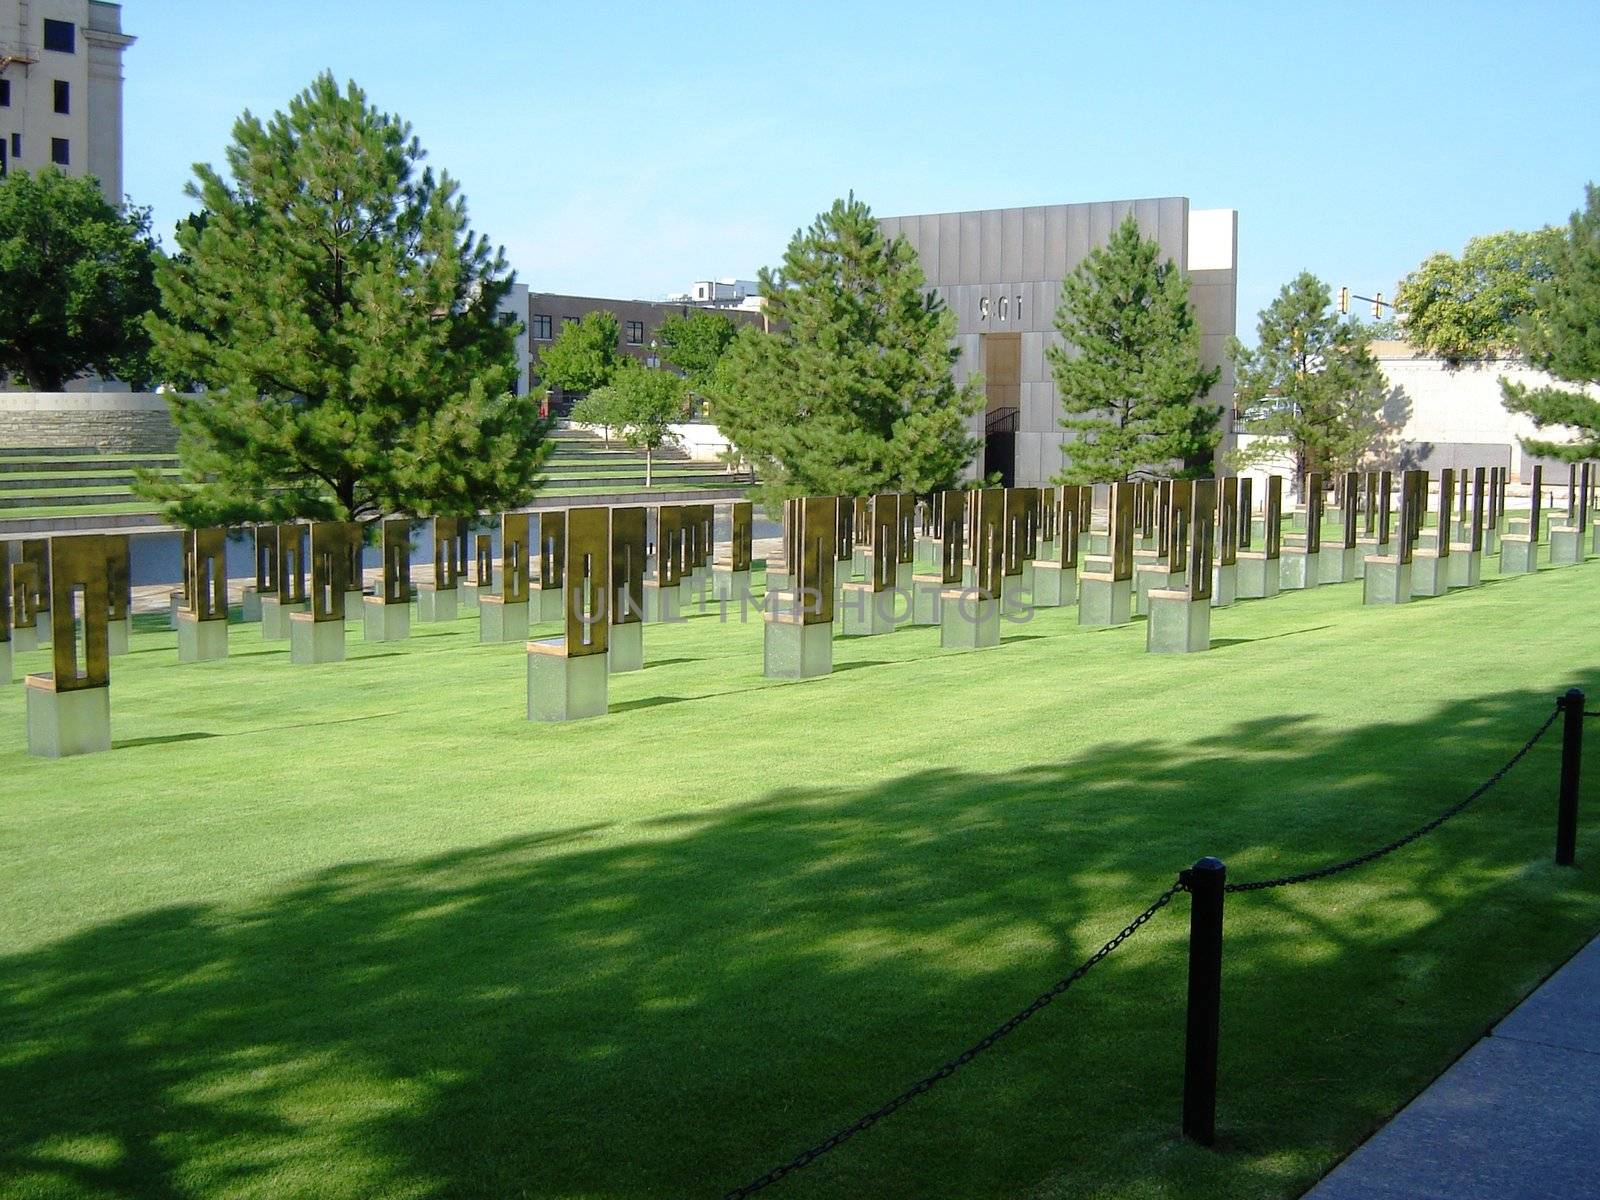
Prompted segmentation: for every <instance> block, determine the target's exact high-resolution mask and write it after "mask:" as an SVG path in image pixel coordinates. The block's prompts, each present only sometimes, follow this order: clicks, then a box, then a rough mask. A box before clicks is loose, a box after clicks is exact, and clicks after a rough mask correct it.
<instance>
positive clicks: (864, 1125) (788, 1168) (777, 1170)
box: [723, 703, 1600, 1200]
mask: <svg viewBox="0 0 1600 1200" xmlns="http://www.w3.org/2000/svg"><path fill="white" fill-rule="evenodd" d="M1562 712H1563V709H1562V707H1561V705H1560V704H1559V703H1558V704H1557V705H1556V707H1555V708H1554V709H1553V710H1552V711H1551V713H1550V715H1549V716H1548V717H1546V718H1545V719H1544V723H1543V724H1541V725H1540V726H1539V728H1538V729H1536V730H1535V731H1534V733H1533V736H1532V737H1530V738H1529V739H1528V740H1527V741H1526V742H1524V743H1523V744H1522V746H1521V748H1520V749H1518V750H1517V752H1516V753H1515V754H1513V755H1512V756H1511V757H1510V758H1508V759H1507V760H1506V761H1505V764H1504V765H1503V766H1501V767H1500V769H1499V770H1497V771H1496V772H1495V773H1494V774H1492V775H1490V776H1489V778H1488V779H1486V780H1484V781H1483V782H1482V783H1481V784H1479V785H1478V786H1477V787H1476V788H1474V789H1473V790H1472V791H1471V792H1470V793H1468V794H1467V796H1465V797H1464V798H1463V799H1461V800H1458V801H1457V802H1456V803H1454V804H1452V805H1451V806H1450V807H1449V808H1447V809H1445V810H1444V812H1442V813H1440V814H1439V815H1438V816H1436V817H1435V818H1433V820H1431V821H1429V822H1428V823H1427V824H1426V825H1419V826H1418V827H1417V828H1416V829H1413V830H1412V831H1411V832H1410V833H1407V834H1404V835H1402V836H1400V837H1397V838H1395V839H1394V840H1393V841H1392V842H1387V843H1385V844H1384V845H1382V846H1379V847H1378V848H1377V849H1375V850H1368V851H1367V852H1366V853H1365V854H1358V855H1356V856H1355V857H1354V858H1347V859H1345V860H1344V861H1343V862H1337V863H1332V864H1330V865H1329V866H1326V867H1317V868H1316V869H1314V870H1311V871H1301V872H1299V873H1298V874H1295V875H1282V876H1279V877H1278V878H1276V879H1256V880H1249V881H1247V882H1244V883H1229V884H1224V885H1223V889H1222V890H1223V891H1224V892H1259V891H1262V890H1264V889H1266V888H1280V887H1288V886H1290V885H1292V884H1297V883H1310V882H1311V881H1312V880H1316V879H1326V878H1328V877H1329V876H1330V875H1339V874H1342V873H1343V872H1345V871H1352V870H1354V869H1355V868H1356V867H1360V866H1365V865H1366V864H1367V863H1370V862H1374V861H1376V860H1377V859H1380V858H1383V857H1385V856H1386V855H1389V854H1393V853H1394V852H1395V851H1396V850H1399V849H1401V848H1403V847H1405V846H1409V845H1410V844H1411V843H1412V842H1414V841H1416V840H1417V839H1418V838H1421V837H1426V836H1427V835H1428V834H1430V833H1432V832H1433V831H1434V830H1435V829H1438V828H1439V826H1441V825H1443V824H1444V823H1445V822H1446V821H1448V820H1450V818H1451V817H1454V816H1457V815H1458V814H1460V813H1461V812H1463V811H1465V810H1466V808H1467V807H1468V806H1469V805H1471V804H1472V803H1473V802H1474V801H1475V800H1478V799H1480V798H1481V797H1482V796H1483V795H1484V794H1485V793H1486V792H1488V791H1489V790H1490V789H1491V788H1493V787H1494V786H1495V784H1497V783H1499V782H1500V781H1501V780H1502V779H1504V778H1505V777H1506V775H1507V774H1509V773H1510V771H1511V769H1512V768H1513V767H1515V766H1516V765H1517V764H1518V763H1519V762H1521V761H1522V760H1523V758H1524V757H1525V756H1526V755H1527V753H1528V751H1530V750H1532V749H1533V748H1534V747H1535V746H1536V745H1538V744H1539V741H1540V739H1541V738H1543V737H1544V735H1545V734H1546V733H1548V732H1550V726H1552V725H1554V724H1555V723H1556V718H1557V717H1559V716H1561V715H1562ZM1583 715H1584V716H1586V717H1593V716H1600V712H1590V711H1585V712H1584V714H1583ZM1188 874H1189V873H1188V872H1187V871H1185V872H1181V873H1180V874H1179V876H1178V879H1177V882H1175V883H1174V884H1173V885H1172V886H1171V887H1169V888H1168V889H1167V890H1166V891H1164V892H1162V893H1161V894H1160V895H1159V896H1157V897H1156V899H1155V902H1154V903H1152V904H1151V905H1150V907H1149V908H1147V909H1145V910H1144V911H1143V912H1142V913H1140V914H1139V915H1138V916H1137V917H1135V918H1134V919H1133V920H1132V921H1130V922H1128V924H1127V925H1125V926H1124V927H1123V928H1122V930H1121V932H1119V933H1118V934H1117V935H1116V936H1115V937H1113V938H1112V939H1111V940H1110V941H1108V942H1107V943H1106V944H1105V945H1103V946H1101V947H1100V949H1098V950H1096V951H1095V952H1094V953H1093V954H1091V955H1090V956H1089V957H1088V958H1086V959H1085V960H1084V961H1083V962H1082V963H1081V964H1079V966H1078V967H1077V968H1075V969H1074V970H1073V971H1072V973H1071V974H1069V975H1066V976H1063V977H1062V978H1061V979H1059V980H1057V981H1056V982H1055V983H1054V984H1052V985H1051V986H1050V987H1049V988H1048V989H1047V990H1046V991H1044V992H1042V993H1040V994H1039V996H1038V997H1037V998H1036V999H1035V1000H1034V1001H1033V1003H1032V1004H1029V1005H1028V1006H1027V1007H1026V1008H1024V1009H1023V1010H1022V1011H1021V1012H1019V1013H1017V1014H1016V1015H1015V1016H1013V1017H1011V1018H1010V1019H1009V1020H1008V1021H1006V1022H1005V1023H1004V1024H1002V1025H1000V1026H998V1027H997V1028H995V1029H994V1030H992V1031H991V1032H990V1033H989V1034H987V1035H986V1036H984V1037H983V1038H981V1039H980V1040H979V1041H977V1042H975V1043H973V1045H971V1046H970V1047H968V1048H967V1049H966V1050H963V1051H962V1052H961V1053H960V1054H958V1055H956V1056H955V1057H954V1058H952V1059H950V1060H949V1061H948V1062H946V1063H945V1064H943V1065H942V1066H940V1067H939V1068H937V1069H936V1070H934V1071H932V1072H930V1073H929V1074H927V1075H924V1076H923V1077H922V1078H921V1079H919V1080H917V1082H916V1083H914V1084H912V1085H911V1086H910V1087H908V1088H907V1089H906V1090H905V1091H903V1092H901V1093H900V1094H899V1095H898V1096H896V1097H895V1098H894V1099H892V1100H890V1101H888V1102H887V1103H886V1104H882V1105H880V1106H878V1107H877V1108H875V1109H873V1110H872V1111H871V1112H869V1113H867V1114H865V1115H864V1116H862V1117H860V1118H858V1119H857V1120H855V1121H853V1122H851V1123H850V1124H849V1125H846V1126H845V1127H844V1128H842V1129H840V1130H839V1131H838V1132H837V1133H835V1134H833V1135H832V1136H831V1137H828V1138H826V1139H824V1140H823V1141H820V1142H818V1143H817V1144H816V1145H815V1146H812V1147H811V1148H810V1149H809V1150H803V1151H801V1152H800V1153H799V1154H797V1155H795V1156H794V1157H793V1158H791V1159H790V1160H789V1161H788V1162H785V1163H783V1164H782V1165H780V1166H776V1167H774V1168H772V1170H770V1171H768V1172H767V1173H766V1174H764V1175H761V1176H758V1177H757V1178H755V1179H753V1180H751V1181H750V1182H749V1183H747V1184H745V1185H744V1186H743V1187H740V1188H735V1189H734V1190H733V1191H731V1192H727V1193H725V1194H724V1196H723V1200H744V1198H745V1197H747V1196H753V1195H755V1194H756V1193H757V1192H759V1191H762V1190H764V1189H765V1188H768V1187H771V1186H772V1185H773V1184H775V1183H777V1182H778V1181H779V1180H780V1179H783V1178H784V1177H785V1176H788V1175H790V1174H792V1173H793V1172H795V1171H798V1170H800V1169H801V1168H802V1167H806V1166H809V1165H810V1164H811V1163H814V1162H815V1161H816V1160H817V1159H819V1158H821V1157H822V1156H823V1155H824V1154H827V1153H828V1152H829V1151H831V1150H836V1149H838V1148H839V1147H840V1146H842V1145H844V1143H845V1142H847V1141H849V1140H850V1139H851V1138H853V1137H855V1136H856V1134H858V1133H864V1132H866V1131H867V1130H868V1129H871V1128H872V1127H873V1126H874V1125H876V1124H877V1123H878V1122H879V1121H881V1120H883V1119H884V1118H885V1117H887V1116H889V1115H890V1114H891V1113H895V1112H898V1111H899V1110H900V1109H902V1108H904V1107H905V1106H906V1105H907V1104H909V1103H911V1101H913V1100H915V1099H916V1098H917V1097H918V1096H920V1095H922V1094H923V1093H924V1092H928V1091H931V1090H932V1089H933V1088H934V1087H936V1086H937V1085H938V1084H940V1083H942V1082H943V1081H944V1080H946V1079H948V1078H950V1076H952V1075H954V1074H955V1073H956V1072H957V1071H959V1070H961V1068H962V1067H964V1066H966V1065H967V1064H968V1063H970V1062H971V1061H972V1060H973V1059H975V1058H977V1057H978V1056H979V1055H980V1054H982V1053H983V1052H984V1051H985V1050H988V1049H989V1048H990V1047H991V1046H993V1045H994V1044H995V1043H996V1042H998V1041H999V1040H1000V1039H1001V1038H1003V1037H1005V1036H1006V1035H1007V1034H1009V1033H1010V1032H1011V1031H1012V1030H1014V1029H1016V1028H1017V1026H1019V1025H1021V1024H1022V1023H1023V1022H1024V1021H1026V1020H1027V1019H1028V1018H1030V1017H1032V1016H1033V1015H1034V1014H1035V1013H1037V1012H1038V1011H1039V1010H1040V1009H1042V1008H1044V1007H1045V1006H1046V1005H1047V1004H1049V1003H1051V1002H1052V1001H1053V1000H1055V999H1056V997H1058V996H1060V995H1061V994H1062V993H1063V992H1065V991H1066V990H1067V989H1068V988H1070V987H1071V986H1072V985H1073V984H1075V983H1077V982H1078V980H1080V979H1082V978H1083V977H1084V976H1085V975H1087V974H1088V973H1089V972H1090V970H1091V969H1093V968H1094V966H1095V965H1096V964H1098V963H1099V962H1100V961H1101V960H1102V959H1104V958H1105V957H1106V956H1107V955H1108V954H1110V953H1111V952H1112V951H1113V950H1115V949H1116V948H1117V947H1118V946H1120V945H1122V943H1123V942H1125V941H1127V940H1128V939H1129V938H1130V937H1132V936H1133V935H1134V933H1135V932H1137V931H1138V929H1139V927H1140V926H1142V925H1143V924H1144V923H1145V922H1147V921H1148V920H1150V918H1151V917H1153V916H1155V915H1156V913H1158V912H1160V911H1161V910H1162V909H1163V908H1165V907H1166V906H1167V905H1168V904H1170V903H1171V902H1172V898H1173V897H1174V896H1176V895H1177V894H1178V893H1179V892H1185V891H1188V890H1189V882H1188Z"/></svg>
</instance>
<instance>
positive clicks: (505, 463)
mask: <svg viewBox="0 0 1600 1200" xmlns="http://www.w3.org/2000/svg"><path fill="white" fill-rule="evenodd" d="M423 158H424V154H423V151H422V149H421V147H420V145H419V144H418V142H417V140H416V139H415V137H413V136H412V133H411V128H410V126H409V125H407V124H406V123H405V122H403V121H402V120H400V119H399V118H397V117H394V116H391V115H388V114H384V113H380V112H379V111H378V110H377V109H376V108H374V107H372V106H371V105H369V104H368V103H367V100H366V97H365V95H364V94H363V93H362V92H361V90H360V89H359V88H357V87H356V86H355V84H353V83H352V84H350V85H349V86H348V87H347V88H346V89H345V90H344V91H342V92H341V90H340V89H339V87H338V85H337V84H335V82H334V80H333V78H332V76H331V75H328V74H323V75H320V76H318V77H317V79H316V80H314V81H313V82H312V84H311V86H310V87H309V88H307V89H306V90H305V91H304V92H302V93H301V94H299V95H298V96H296V97H295V98H294V99H293V100H292V101H291V102H290V104H289V107H288V111H287V112H286V113H282V112H280V113H277V114H275V115H274V116H273V117H272V119H271V120H270V121H268V122H266V123H265V124H263V123H262V122H261V121H260V120H259V119H257V118H256V117H255V116H253V115H251V114H250V113H249V112H246V113H245V114H244V115H243V116H241V117H240V118H239V120H238V121H237V122H235V124H234V128H233V142H232V144H231V145H230V146H229V147H228V150H227V161H228V168H229V171H230V174H231V176H232V179H231V183H230V182H229V181H225V180H224V179H223V177H222V176H221V175H220V174H219V173H218V172H217V171H216V170H215V169H213V168H212V167H209V166H199V167H197V168H196V176H197V179H196V181H195V182H194V183H191V184H190V185H189V194H190V195H191V196H193V197H195V198H196V199H197V200H199V201H200V203H201V205H202V213H201V217H202V219H200V220H198V221H193V222H187V223H185V224H184V225H181V226H180V227H179V229H178V232H177V242H178V246H179V249H180V253H179V254H178V255H176V256H174V257H173V258H172V259H169V260H167V261H166V262H164V263H163V264H162V265H161V267H160V268H159V270H158V272H157V282H158V284H159V286H160V288H161V294H162V298H163V300H164V302H165V304H166V308H167V315H166V316H163V317H154V318H152V319H151V320H150V321H149V322H148V324H149V328H150V332H151V335H152V337H153V338H154V341H155V353H156V355H157V358H158V361H159V362H160V363H161V364H162V365H163V366H164V367H165V368H166V369H167V371H168V372H169V374H170V375H171V376H172V377H176V378H178V379H182V380H193V381H197V382H198V383H199V384H200V385H201V387H202V389H203V390H201V391H198V392H195V393H191V394H179V395H173V396H171V397H170V398H169V399H170V401H171V408H172V415H173V419H174V421H175V422H176V424H177V427H178V431H179V446H178V449H179V454H180V456H181V459H182V463H183V468H184V478H183V480H182V482H180V483H177V484H174V483H170V482H163V481H160V480H158V479H154V478H151V477H148V476H147V477H146V478H145V479H144V480H143V481H142V482H141V485H140V488H141V491H142V492H143V493H144V494H145V495H148V496H153V497H155V498H158V499H162V500H166V501H168V502H169V505H168V513H169V515H170V516H171V517H173V518H174V519H175V520H177V521H179V522H180V523H183V524H188V525H207V524H230V523H234V522H238V521H246V520H282V519H288V518H296V517H309V518H323V519H346V520H358V521H372V520H374V519H376V518H378V517H379V516H382V515H383V514H386V513H412V514H416V515H419V516H420V515H445V516H468V515H471V514H474V513H477V512H479V511H483V510H490V511H493V510H496V509H504V508H511V507H515V506H517V505H521V504H524V503H526V502H527V500H528V499H529V498H530V497H531V495H532V493H533V491H534V490H535V488H536V487H537V485H538V474H539V468H540V465H541V464H542V462H543V461H544V458H545V456H546V454H547V452H548V443H546V441H545V440H544V433H545V426H544V425H543V424H542V423H541V421H540V419H539V416H538V410H537V408H536V407H535V406H534V404H533V402H532V401H531V400H530V399H529V398H528V397H526V396H516V395H513V394H512V393H513V392H514V390H515V381H516V373H517V365H516V349H515V339H516V338H517V337H519V336H521V330H520V327H519V326H518V325H517V324H516V323H515V322H512V323H507V322H505V321H503V320H502V319H501V317H500V314H499V313H498V312H497V306H498V304H499V302H500V300H501V298H502V297H504V296H505V294H506V293H507V291H508V290H509V288H510V286H511V277H510V276H509V275H508V274H507V273H506V270H505V260H504V258H503V256H502V255H501V254H500V252H499V251H497V250H492V249H491V248H490V246H489V243H488V242H487V240H486V239H485V238H483V237H482V236H481V235H477V234H474V233H472V232H471V231H470V230H469V229H468V226H467V213H466V205H465V202H464V201H463V200H462V199H461V198H460V197H459V195H458V191H457V186H456V184H455V182H454V180H452V179H451V178H450V177H449V175H448V174H445V173H441V174H439V175H437V176H435V174H434V173H433V171H432V169H431V168H426V167H423V166H422V160H423Z"/></svg>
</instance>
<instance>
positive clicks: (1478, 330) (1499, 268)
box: [1395, 228, 1562, 363]
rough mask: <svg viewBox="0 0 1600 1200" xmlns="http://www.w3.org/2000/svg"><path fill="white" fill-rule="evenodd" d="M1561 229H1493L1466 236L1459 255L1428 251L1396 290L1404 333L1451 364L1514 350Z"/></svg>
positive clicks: (1546, 277)
mask: <svg viewBox="0 0 1600 1200" xmlns="http://www.w3.org/2000/svg"><path fill="white" fill-rule="evenodd" d="M1561 235H1562V231H1561V230H1559V229H1551V228H1545V229H1538V230H1534V231H1533V232H1531V233H1516V232H1511V231H1508V232H1505V233H1494V234H1490V235H1488V236H1487V237H1476V238H1473V239H1472V240H1471V241H1470V242H1468V243H1467V246H1466V249H1465V250H1463V251H1462V253H1461V257H1460V258H1456V257H1455V256H1454V255H1450V254H1434V255H1431V256H1429V257H1428V258H1427V259H1426V260H1425V261H1424V262H1423V264H1422V265H1421V266H1420V267H1418V268H1417V269H1416V270H1415V271H1413V272H1411V274H1409V275H1407V276H1406V277H1405V279H1403V280H1402V281H1401V282H1400V288H1399V291H1398V292H1397V293H1396V295H1395V307H1396V309H1397V310H1398V311H1399V312H1400V313H1401V314H1402V315H1403V316H1404V317H1405V326H1404V328H1405V336H1406V340H1407V341H1409V342H1410V343H1411V344H1412V345H1413V346H1416V347H1417V348H1418V349H1420V350H1425V351H1427V352H1428V353H1430V354H1435V355H1438V356H1439V357H1440V358H1443V359H1444V360H1446V361H1447V362H1450V363H1460V362H1462V361H1464V360H1466V359H1473V358H1494V357H1496V356H1497V355H1500V354H1504V353H1506V352H1507V351H1511V350H1514V349H1516V346H1517V336H1518V327H1519V326H1520V325H1521V324H1522V322H1524V321H1525V320H1527V318H1528V317H1530V316H1531V315H1532V314H1533V309H1534V292H1535V290H1536V289H1537V288H1538V286H1539V285H1540V284H1542V283H1547V282H1548V281H1549V280H1550V276H1551V271H1552V270H1553V267H1554V260H1555V256H1556V254H1557V252H1558V249H1559V246H1560V242H1561Z"/></svg>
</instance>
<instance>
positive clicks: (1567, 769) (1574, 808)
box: [1556, 688, 1583, 867]
mask: <svg viewBox="0 0 1600 1200" xmlns="http://www.w3.org/2000/svg"><path fill="white" fill-rule="evenodd" d="M1561 710H1562V714H1563V720H1562V722H1561V793H1560V796H1559V797H1558V799H1557V803H1556V865H1557V866H1558V867H1570V866H1571V865H1572V860H1573V855H1574V854H1575V853H1576V851H1577V848H1578V769H1579V766H1580V765H1581V763H1582V760H1583V693H1582V692H1581V691H1579V690H1578V689H1577V688H1571V689H1569V690H1568V692H1567V694H1566V695H1565V696H1563V697H1561Z"/></svg>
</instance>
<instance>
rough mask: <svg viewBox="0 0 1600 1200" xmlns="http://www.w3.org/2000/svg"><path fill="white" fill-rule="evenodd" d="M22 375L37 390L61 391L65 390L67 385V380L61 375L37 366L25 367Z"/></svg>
mask: <svg viewBox="0 0 1600 1200" xmlns="http://www.w3.org/2000/svg"><path fill="white" fill-rule="evenodd" d="M22 377H23V379H25V380H27V382H28V386H29V387H30V388H32V389H33V390H34V391H36V392H59V391H63V390H65V388H66V386H67V381H66V380H65V379H63V378H62V377H61V376H59V375H55V374H51V373H48V372H45V371H41V370H39V369H38V368H36V367H31V366H27V367H23V368H22Z"/></svg>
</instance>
